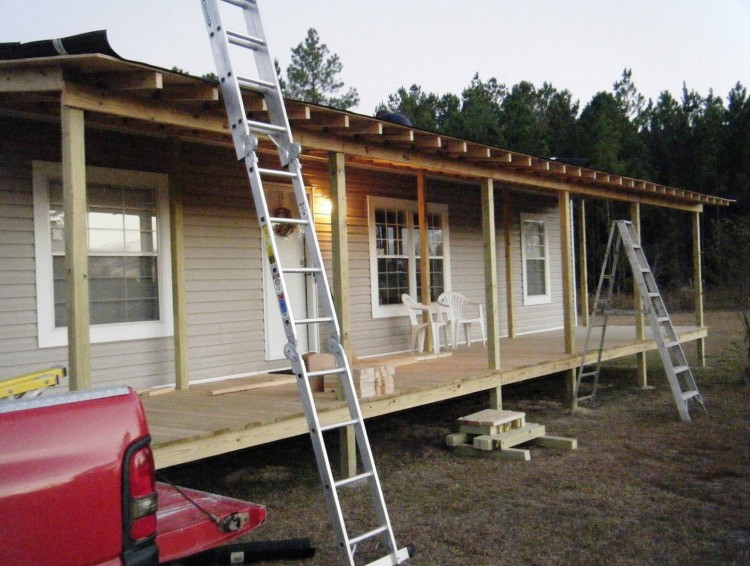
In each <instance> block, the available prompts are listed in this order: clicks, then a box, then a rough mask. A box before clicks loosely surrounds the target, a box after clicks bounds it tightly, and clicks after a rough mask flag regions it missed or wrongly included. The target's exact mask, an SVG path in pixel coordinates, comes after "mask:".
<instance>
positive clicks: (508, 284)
mask: <svg viewBox="0 0 750 566" xmlns="http://www.w3.org/2000/svg"><path fill="white" fill-rule="evenodd" d="M510 212H511V211H510V191H508V190H504V191H503V255H504V257H505V303H506V304H505V308H506V318H507V320H508V338H515V336H516V307H515V302H514V301H513V246H512V243H511V242H512V240H511V235H510V224H511V218H510Z"/></svg>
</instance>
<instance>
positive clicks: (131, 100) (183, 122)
mask: <svg viewBox="0 0 750 566" xmlns="http://www.w3.org/2000/svg"><path fill="white" fill-rule="evenodd" d="M62 104H63V105H65V106H68V107H69V108H78V109H80V110H87V111H89V112H99V113H101V114H109V115H111V116H120V117H123V118H132V119H134V120H142V121H145V122H151V123H156V124H165V125H168V126H176V127H180V128H189V129H196V130H202V131H204V132H211V133H216V134H226V135H229V128H228V127H227V122H226V118H225V117H223V116H222V117H218V116H216V115H213V114H210V113H208V112H190V111H187V110H182V109H179V108H175V107H174V106H172V105H169V104H166V103H164V102H161V101H159V100H151V99H144V98H136V97H126V96H113V95H112V94H110V93H106V92H102V91H97V90H95V89H92V88H90V87H86V86H82V85H78V84H74V83H66V84H65V88H64V89H63V91H62Z"/></svg>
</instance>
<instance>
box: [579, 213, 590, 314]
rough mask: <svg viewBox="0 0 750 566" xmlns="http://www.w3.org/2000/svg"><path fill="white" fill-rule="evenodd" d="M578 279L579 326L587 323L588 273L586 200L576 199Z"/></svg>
mask: <svg viewBox="0 0 750 566" xmlns="http://www.w3.org/2000/svg"><path fill="white" fill-rule="evenodd" d="M578 281H579V285H580V288H581V289H580V292H579V293H578V304H579V305H580V311H581V326H588V325H589V275H588V260H587V258H586V201H585V200H584V199H580V200H579V201H578Z"/></svg>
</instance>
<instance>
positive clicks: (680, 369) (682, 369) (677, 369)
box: [674, 366, 690, 373]
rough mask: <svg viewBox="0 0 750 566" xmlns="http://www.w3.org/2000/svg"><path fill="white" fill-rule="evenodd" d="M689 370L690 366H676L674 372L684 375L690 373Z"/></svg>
mask: <svg viewBox="0 0 750 566" xmlns="http://www.w3.org/2000/svg"><path fill="white" fill-rule="evenodd" d="M689 369H690V366H675V367H674V372H675V373H683V372H686V371H688V370H689Z"/></svg>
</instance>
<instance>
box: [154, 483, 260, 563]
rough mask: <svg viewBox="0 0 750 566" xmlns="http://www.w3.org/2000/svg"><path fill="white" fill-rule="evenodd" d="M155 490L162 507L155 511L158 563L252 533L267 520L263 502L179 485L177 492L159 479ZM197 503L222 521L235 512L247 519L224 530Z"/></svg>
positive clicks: (182, 556)
mask: <svg viewBox="0 0 750 566" xmlns="http://www.w3.org/2000/svg"><path fill="white" fill-rule="evenodd" d="M156 490H157V492H158V494H159V510H158V511H157V514H156V520H157V531H156V533H157V534H156V544H157V546H158V547H159V562H169V561H170V560H177V559H179V558H184V557H186V556H190V555H192V554H196V553H198V552H202V551H204V550H208V549H210V548H213V547H215V546H218V545H221V544H225V543H228V542H230V541H232V540H234V539H236V538H238V537H239V536H242V535H244V534H246V533H249V532H250V531H252V530H253V529H255V528H256V527H258V526H259V525H260V524H261V523H263V521H265V520H266V508H265V507H264V506H263V505H257V504H255V503H248V502H247V501H241V500H239V499H232V498H231V497H224V496H221V495H216V494H213V493H206V492H203V491H197V490H194V489H186V488H184V487H180V488H179V491H178V490H177V489H176V488H174V487H173V486H171V485H168V484H165V483H160V482H157V484H156ZM180 492H182V493H184V494H185V495H187V497H188V498H190V500H192V501H193V502H194V503H193V502H191V501H190V500H188V498H186V497H185V496H184V495H183V494H182V493H180ZM196 503H197V505H199V506H200V507H201V508H202V509H203V510H204V511H207V512H209V513H211V514H213V515H214V516H215V517H216V518H217V519H218V520H219V521H221V520H222V519H225V518H226V517H228V516H230V515H232V514H233V513H246V514H247V521H246V522H245V523H244V524H243V525H242V526H240V527H239V528H238V529H237V530H232V531H229V532H224V531H222V530H221V529H220V528H219V526H218V525H216V523H215V522H214V521H213V520H212V519H211V518H210V517H209V516H207V515H206V513H205V512H204V511H201V509H199V508H198V507H197V506H196V505H195V504H196Z"/></svg>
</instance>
